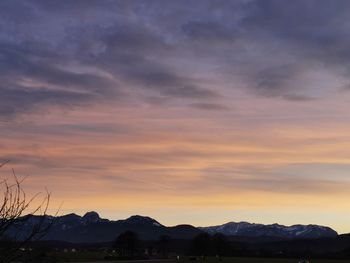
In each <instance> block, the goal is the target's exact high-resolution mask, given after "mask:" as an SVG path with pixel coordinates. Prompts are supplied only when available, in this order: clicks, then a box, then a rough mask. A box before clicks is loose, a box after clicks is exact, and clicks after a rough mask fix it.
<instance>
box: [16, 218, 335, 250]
mask: <svg viewBox="0 0 350 263" xmlns="http://www.w3.org/2000/svg"><path fill="white" fill-rule="evenodd" d="M39 219H40V218H39V217H38V216H32V217H31V218H30V219H29V220H27V221H25V223H21V224H24V226H22V228H21V229H24V230H25V229H29V227H30V226H31V225H33V223H35V221H37V220H39ZM44 220H46V221H47V222H49V221H52V220H53V222H54V223H53V224H52V226H51V227H50V229H49V231H48V233H47V234H46V235H45V236H44V238H43V239H44V240H56V241H65V242H71V243H98V242H110V241H113V240H115V238H116V237H118V235H120V234H121V233H123V232H125V231H127V230H131V231H134V232H136V233H137V234H138V236H139V238H140V239H143V240H157V239H158V238H159V237H160V236H162V235H168V236H169V237H171V238H172V239H187V240H188V239H192V238H194V237H195V236H196V235H198V234H200V233H203V232H207V233H209V234H215V233H221V234H224V235H227V236H230V237H232V238H234V237H235V238H237V237H242V238H264V237H265V238H266V237H268V238H277V239H279V240H291V239H313V238H322V237H336V236H337V235H338V234H337V232H336V231H334V230H333V229H331V228H329V227H325V226H318V225H293V226H283V225H279V224H273V225H262V224H251V223H247V222H239V223H235V222H229V223H226V224H223V225H218V226H209V227H194V226H191V225H187V224H182V225H177V226H170V227H169V226H164V225H162V224H161V223H159V222H158V221H156V220H155V219H153V218H150V217H147V216H139V215H135V216H131V217H129V218H127V219H125V220H117V221H113V220H108V219H102V218H101V217H100V216H99V215H98V213H96V212H88V213H86V214H85V215H84V216H79V215H76V214H67V215H63V216H58V217H51V216H46V217H45V218H44ZM24 232H25V231H24Z"/></svg>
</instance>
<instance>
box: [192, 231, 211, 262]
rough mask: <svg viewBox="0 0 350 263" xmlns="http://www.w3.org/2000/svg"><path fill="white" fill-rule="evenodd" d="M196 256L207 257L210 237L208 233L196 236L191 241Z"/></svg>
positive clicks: (209, 249) (209, 248)
mask: <svg viewBox="0 0 350 263" xmlns="http://www.w3.org/2000/svg"><path fill="white" fill-rule="evenodd" d="M192 246H193V250H194V252H195V253H196V255H201V256H203V257H204V256H207V255H209V254H210V253H211V236H210V235H209V234H208V233H200V234H198V235H197V236H196V237H195V238H194V239H193V241H192Z"/></svg>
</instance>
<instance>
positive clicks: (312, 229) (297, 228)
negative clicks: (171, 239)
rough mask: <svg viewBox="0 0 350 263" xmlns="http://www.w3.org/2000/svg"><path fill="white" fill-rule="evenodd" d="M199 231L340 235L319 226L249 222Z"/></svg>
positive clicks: (292, 236) (290, 236)
mask: <svg viewBox="0 0 350 263" xmlns="http://www.w3.org/2000/svg"><path fill="white" fill-rule="evenodd" d="M199 229H201V230H203V231H205V232H207V233H210V234H214V233H221V234H224V235H229V236H242V237H276V238H282V239H295V238H300V239H302V238H321V237H335V236H337V235H338V233H337V232H336V231H334V230H333V229H331V228H329V227H325V226H318V225H293V226H283V225H279V224H272V225H263V224H251V223H247V222H239V223H236V222H229V223H226V224H223V225H218V226H209V227H200V228H199Z"/></svg>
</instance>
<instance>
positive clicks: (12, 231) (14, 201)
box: [0, 161, 51, 263]
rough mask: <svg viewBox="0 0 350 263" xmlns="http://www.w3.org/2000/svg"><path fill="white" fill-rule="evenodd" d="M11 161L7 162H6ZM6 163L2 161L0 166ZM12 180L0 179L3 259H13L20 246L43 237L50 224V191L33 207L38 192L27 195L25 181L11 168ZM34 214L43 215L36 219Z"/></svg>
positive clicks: (23, 246) (0, 248) (3, 260)
mask: <svg viewBox="0 0 350 263" xmlns="http://www.w3.org/2000/svg"><path fill="white" fill-rule="evenodd" d="M7 162H8V161H7ZM7 162H5V163H2V164H0V168H2V167H3V166H4V164H6V163H7ZM12 177H13V179H12V180H10V181H9V180H6V179H4V180H2V181H0V188H2V199H1V201H0V262H2V263H7V262H11V261H13V260H14V259H15V258H16V257H17V256H18V255H19V251H20V249H23V248H25V246H26V245H27V244H28V243H29V242H30V241H32V240H37V239H40V238H41V237H42V236H43V235H45V234H46V233H47V231H48V229H49V227H50V226H51V222H49V221H50V220H49V221H48V220H47V217H46V215H47V210H48V207H49V203H50V197H51V195H50V193H49V192H48V191H46V193H45V194H44V195H43V196H42V197H41V198H42V199H41V200H40V202H39V205H36V206H34V208H32V207H31V205H32V203H33V201H34V200H36V199H38V197H39V194H36V195H34V196H31V197H28V196H27V195H26V193H25V191H24V189H23V187H22V184H23V180H19V179H18V177H17V176H16V174H15V172H14V170H13V169H12ZM33 215H40V216H39V217H37V218H36V220H33Z"/></svg>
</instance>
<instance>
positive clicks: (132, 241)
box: [114, 231, 140, 257]
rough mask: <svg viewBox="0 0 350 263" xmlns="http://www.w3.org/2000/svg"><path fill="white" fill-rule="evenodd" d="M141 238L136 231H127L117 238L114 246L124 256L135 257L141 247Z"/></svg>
mask: <svg viewBox="0 0 350 263" xmlns="http://www.w3.org/2000/svg"><path fill="white" fill-rule="evenodd" d="M139 243H140V242H139V238H138V236H137V234H136V233H134V232H132V231H126V232H124V233H122V234H120V235H119V236H118V237H117V239H116V240H115V243H114V247H115V248H116V249H117V252H118V253H119V254H120V256H122V257H134V256H135V255H136V254H137V252H138V249H139Z"/></svg>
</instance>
